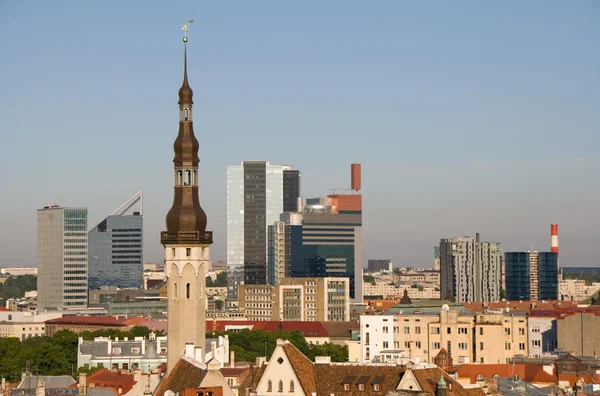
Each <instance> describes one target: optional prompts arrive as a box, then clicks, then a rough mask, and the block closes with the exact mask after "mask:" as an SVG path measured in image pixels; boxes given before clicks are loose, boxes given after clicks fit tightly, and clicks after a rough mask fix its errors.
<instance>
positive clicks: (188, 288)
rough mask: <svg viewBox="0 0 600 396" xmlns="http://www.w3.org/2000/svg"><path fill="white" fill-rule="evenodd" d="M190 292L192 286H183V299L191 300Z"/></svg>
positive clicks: (187, 284)
mask: <svg viewBox="0 0 600 396" xmlns="http://www.w3.org/2000/svg"><path fill="white" fill-rule="evenodd" d="M191 292H192V285H190V284H189V283H186V285H185V298H187V299H188V300H189V299H190V298H191V294H192V293H191Z"/></svg>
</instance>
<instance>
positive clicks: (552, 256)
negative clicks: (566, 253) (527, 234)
mask: <svg viewBox="0 0 600 396" xmlns="http://www.w3.org/2000/svg"><path fill="white" fill-rule="evenodd" d="M505 265H506V299H507V300H508V301H518V300H526V301H539V300H556V299H558V253H556V252H507V253H506V254H505Z"/></svg>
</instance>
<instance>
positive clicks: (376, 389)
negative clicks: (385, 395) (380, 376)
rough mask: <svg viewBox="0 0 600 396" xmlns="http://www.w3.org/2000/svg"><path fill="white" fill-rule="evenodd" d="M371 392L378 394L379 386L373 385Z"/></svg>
mask: <svg viewBox="0 0 600 396" xmlns="http://www.w3.org/2000/svg"><path fill="white" fill-rule="evenodd" d="M373 390H374V391H375V392H379V384H375V385H373Z"/></svg>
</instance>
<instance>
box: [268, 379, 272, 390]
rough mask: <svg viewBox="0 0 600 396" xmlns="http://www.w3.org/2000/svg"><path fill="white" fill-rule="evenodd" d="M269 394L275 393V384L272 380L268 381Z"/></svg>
mask: <svg viewBox="0 0 600 396" xmlns="http://www.w3.org/2000/svg"><path fill="white" fill-rule="evenodd" d="M267 392H273V382H272V381H271V380H269V381H267Z"/></svg>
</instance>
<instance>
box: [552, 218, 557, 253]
mask: <svg viewBox="0 0 600 396" xmlns="http://www.w3.org/2000/svg"><path fill="white" fill-rule="evenodd" d="M550 251H551V252H553V253H558V224H550Z"/></svg>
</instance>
